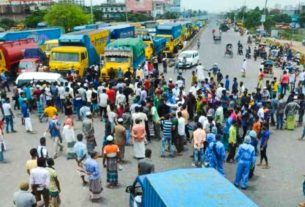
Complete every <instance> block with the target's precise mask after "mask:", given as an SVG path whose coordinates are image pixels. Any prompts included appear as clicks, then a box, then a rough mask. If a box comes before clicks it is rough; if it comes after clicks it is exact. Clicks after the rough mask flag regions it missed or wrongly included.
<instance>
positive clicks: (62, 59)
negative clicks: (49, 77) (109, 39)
mask: <svg viewBox="0 0 305 207" xmlns="http://www.w3.org/2000/svg"><path fill="white" fill-rule="evenodd" d="M88 63H89V60H88V53H87V50H86V48H84V47H76V46H75V47H74V46H65V47H55V48H53V49H52V50H51V54H50V61H49V67H50V70H54V71H58V72H61V73H67V72H69V71H70V69H71V68H72V66H73V67H74V69H75V71H78V73H79V76H80V77H83V75H84V72H85V69H86V68H87V67H88Z"/></svg>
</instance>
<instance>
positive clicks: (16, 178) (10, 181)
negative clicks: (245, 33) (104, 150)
mask: <svg viewBox="0 0 305 207" xmlns="http://www.w3.org/2000/svg"><path fill="white" fill-rule="evenodd" d="M212 29H213V26H210V27H208V28H207V29H206V30H205V31H204V32H203V33H202V35H201V37H200V39H201V48H200V59H201V62H202V64H203V65H204V66H205V67H206V68H210V67H211V66H212V64H214V63H218V64H219V66H220V68H221V69H222V71H223V74H224V75H226V74H229V75H230V79H231V80H232V79H233V77H237V78H238V79H241V78H240V75H241V72H240V69H241V65H242V61H243V57H241V56H238V55H236V51H237V47H236V46H237V41H238V40H239V39H241V38H240V37H239V36H238V34H237V33H234V32H233V31H229V32H227V33H223V35H222V42H221V44H214V42H213V39H212ZM241 40H242V42H244V43H245V41H246V37H243V38H242V39H241ZM227 43H232V44H233V50H234V58H233V59H231V58H228V57H224V50H225V44H227ZM258 67H259V62H254V61H252V60H250V61H249V62H248V70H247V78H243V79H242V81H243V82H244V83H245V85H246V87H247V88H248V89H249V90H250V91H252V90H253V89H254V88H255V86H256V83H257V74H258ZM191 71H192V70H189V71H187V72H185V74H184V77H185V79H186V81H187V86H190V81H191ZM276 74H280V71H279V70H278V71H276ZM169 77H176V74H174V73H173V69H171V70H170V71H169V73H168V74H167V78H169ZM15 113H16V114H17V111H15ZM32 121H33V126H34V129H35V131H36V132H37V133H36V134H34V135H31V134H27V133H25V129H24V127H23V126H21V125H20V122H21V121H20V118H15V125H16V129H17V130H18V133H16V134H5V140H6V142H7V146H8V151H7V152H6V153H5V158H6V162H5V163H0V183H1V187H0V198H1V207H11V206H13V204H12V195H13V193H14V192H15V191H17V190H18V186H19V183H20V181H22V180H28V179H29V177H28V175H27V173H26V171H25V162H26V160H28V159H30V156H29V150H30V149H31V148H32V147H37V146H38V144H39V138H40V137H41V136H42V135H43V132H44V130H45V129H46V124H40V123H39V121H38V119H37V116H36V114H32ZM94 124H95V130H96V137H97V141H98V143H99V146H100V145H101V142H102V141H101V139H102V136H103V134H104V126H103V123H102V122H100V121H98V119H96V120H95V122H94ZM75 129H76V133H78V132H80V131H81V124H80V123H79V122H77V123H76V126H75ZM301 130H302V129H301V128H297V129H296V130H295V131H274V130H272V135H271V139H270V143H269V147H268V152H267V153H268V157H269V160H270V166H271V168H270V169H268V170H263V169H260V168H258V167H257V168H256V171H255V176H254V178H253V179H252V180H251V181H250V184H249V185H250V186H249V188H248V190H246V191H244V192H245V193H246V194H247V195H248V196H249V197H250V198H251V199H253V200H254V201H255V202H256V203H257V204H258V205H259V206H262V207H273V206H277V207H288V206H297V204H298V203H299V202H300V201H302V200H303V196H302V191H301V183H302V181H303V177H302V175H303V174H305V156H304V147H305V142H300V141H297V140H296V139H297V137H299V135H300V133H301ZM147 147H148V148H151V149H152V150H153V157H152V159H153V162H154V163H155V166H156V171H164V170H168V169H176V168H189V167H191V163H192V160H191V158H190V155H191V154H192V148H191V146H190V145H189V146H187V148H188V150H187V151H185V152H184V155H183V156H180V157H175V158H160V151H159V150H160V143H159V142H156V141H153V142H152V143H151V144H149V145H148V146H147ZM47 148H48V150H49V153H52V142H51V140H50V139H49V138H48V139H47ZM97 149H100V148H97ZM132 155H133V153H132V147H127V149H126V155H125V157H126V159H127V160H128V164H126V165H124V166H123V167H124V169H123V170H122V171H119V183H120V187H119V188H116V189H108V188H106V187H105V186H106V170H105V169H104V168H102V167H101V172H102V180H103V186H104V191H103V195H104V198H103V199H102V200H101V201H100V202H98V203H92V202H90V200H89V196H88V187H83V186H82V185H81V180H80V178H79V176H78V173H77V171H76V163H75V162H74V161H72V160H69V161H68V160H66V158H65V157H64V156H60V157H59V158H57V159H56V160H55V169H56V170H57V173H58V178H59V181H60V183H61V186H62V187H61V188H62V192H61V200H62V206H64V207H65V206H74V207H83V206H88V207H93V206H109V207H117V206H122V207H124V206H128V198H129V197H128V196H129V195H128V194H127V193H125V188H126V187H127V186H128V185H130V184H132V182H133V181H134V179H135V177H136V175H137V161H136V160H134V159H133V158H132ZM99 163H100V165H101V166H102V160H101V159H100V160H99ZM235 167H236V166H235V164H225V170H226V176H227V178H228V179H229V180H231V181H232V180H233V179H234V175H235Z"/></svg>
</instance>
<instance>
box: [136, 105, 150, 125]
mask: <svg viewBox="0 0 305 207" xmlns="http://www.w3.org/2000/svg"><path fill="white" fill-rule="evenodd" d="M135 111H136V112H135V113H133V114H132V121H133V124H135V123H136V120H138V119H139V120H141V124H143V125H144V126H145V122H146V121H148V118H147V115H146V114H145V113H143V112H142V111H141V106H136V107H135Z"/></svg>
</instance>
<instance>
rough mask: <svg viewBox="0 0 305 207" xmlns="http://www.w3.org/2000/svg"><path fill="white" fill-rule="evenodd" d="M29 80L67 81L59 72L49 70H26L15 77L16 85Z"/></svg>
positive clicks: (23, 83)
mask: <svg viewBox="0 0 305 207" xmlns="http://www.w3.org/2000/svg"><path fill="white" fill-rule="evenodd" d="M31 82H48V83H55V82H56V83H57V84H58V85H60V84H61V83H65V82H67V81H66V80H65V79H63V77H62V75H61V74H59V73H50V72H26V73H21V74H20V75H19V76H18V77H17V79H16V85H17V86H19V87H21V86H23V85H25V84H27V83H31Z"/></svg>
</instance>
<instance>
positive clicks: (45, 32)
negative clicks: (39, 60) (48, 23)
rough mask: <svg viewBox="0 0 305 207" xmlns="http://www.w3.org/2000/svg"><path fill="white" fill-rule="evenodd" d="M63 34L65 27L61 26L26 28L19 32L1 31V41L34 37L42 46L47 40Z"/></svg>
mask: <svg viewBox="0 0 305 207" xmlns="http://www.w3.org/2000/svg"><path fill="white" fill-rule="evenodd" d="M62 34H63V29H62V28H59V27H54V28H45V29H35V30H24V31H18V32H2V33H0V42H1V41H2V42H6V41H16V40H21V39H26V38H33V39H34V40H35V42H36V43H37V44H38V45H39V46H41V45H43V44H44V43H45V41H47V40H53V39H58V38H59V37H60V36H61V35H62Z"/></svg>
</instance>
